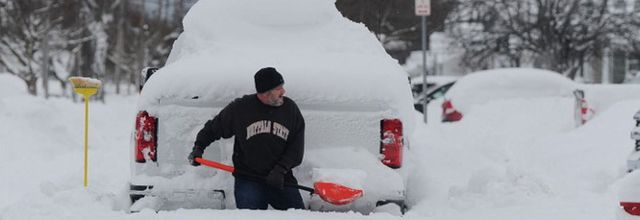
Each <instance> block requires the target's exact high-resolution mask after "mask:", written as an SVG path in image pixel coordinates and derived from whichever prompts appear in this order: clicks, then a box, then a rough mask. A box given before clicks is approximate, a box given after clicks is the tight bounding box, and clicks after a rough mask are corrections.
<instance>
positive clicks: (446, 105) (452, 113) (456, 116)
mask: <svg viewBox="0 0 640 220" xmlns="http://www.w3.org/2000/svg"><path fill="white" fill-rule="evenodd" d="M460 119H462V113H460V112H458V111H457V110H456V109H455V108H453V104H452V103H451V100H445V101H444V102H443V103H442V121H443V122H452V121H460Z"/></svg>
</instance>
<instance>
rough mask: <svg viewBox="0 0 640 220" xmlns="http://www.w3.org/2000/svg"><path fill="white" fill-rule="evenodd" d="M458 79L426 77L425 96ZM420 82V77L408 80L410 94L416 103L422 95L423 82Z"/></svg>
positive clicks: (451, 77)
mask: <svg viewBox="0 0 640 220" xmlns="http://www.w3.org/2000/svg"><path fill="white" fill-rule="evenodd" d="M459 78H460V77H459V76H427V94H428V93H431V92H432V91H434V90H436V89H438V88H441V87H442V86H444V85H449V84H451V83H452V82H455V81H456V80H458V79H459ZM422 80H423V79H422V76H416V77H411V78H409V83H410V84H411V92H412V93H413V98H414V99H415V100H416V101H417V100H418V99H420V96H422V95H423V93H422V89H423V87H422V85H423V84H424V82H423V81H422ZM445 92H446V91H445Z"/></svg>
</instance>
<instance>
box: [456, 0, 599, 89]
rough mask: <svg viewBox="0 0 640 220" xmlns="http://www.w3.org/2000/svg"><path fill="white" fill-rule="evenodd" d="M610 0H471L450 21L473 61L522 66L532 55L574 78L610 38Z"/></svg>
mask: <svg viewBox="0 0 640 220" xmlns="http://www.w3.org/2000/svg"><path fill="white" fill-rule="evenodd" d="M607 5H608V0H603V1H593V0H516V1H512V0H483V1H478V0H468V1H465V2H464V3H463V4H460V5H459V7H458V8H457V9H456V13H455V14H454V16H452V17H450V19H449V22H448V23H449V24H450V25H451V26H452V30H453V31H452V33H453V35H454V36H455V37H456V39H457V40H458V42H459V43H460V44H461V45H462V46H463V47H464V48H465V50H466V54H465V56H464V59H465V64H466V65H468V66H475V67H481V68H488V67H489V66H495V65H498V66H519V65H520V64H521V62H522V61H523V60H528V59H530V60H529V61H531V62H533V64H534V65H535V66H536V67H540V68H545V69H550V70H554V71H557V72H561V73H563V74H565V75H566V76H568V77H569V78H574V77H575V76H576V74H577V73H578V70H580V69H581V68H582V66H583V65H582V64H583V63H584V62H585V61H589V60H590V59H592V58H593V57H594V55H595V54H596V53H597V51H599V50H598V48H599V47H600V46H601V45H603V44H605V43H606V42H607V41H608V36H607V33H609V32H610V31H611V26H610V25H609V24H610V20H609V17H608V16H607V15H608V10H607ZM496 60H498V61H500V60H508V62H496Z"/></svg>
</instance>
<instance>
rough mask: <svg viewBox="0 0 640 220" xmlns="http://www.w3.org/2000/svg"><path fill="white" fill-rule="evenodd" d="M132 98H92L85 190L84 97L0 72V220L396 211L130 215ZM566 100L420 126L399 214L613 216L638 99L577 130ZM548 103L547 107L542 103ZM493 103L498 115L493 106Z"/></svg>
mask: <svg viewBox="0 0 640 220" xmlns="http://www.w3.org/2000/svg"><path fill="white" fill-rule="evenodd" d="M135 103H136V97H135V96H107V102H106V104H102V103H100V102H92V103H91V104H90V128H89V129H90V132H89V148H90V151H89V187H88V188H86V189H85V188H84V187H82V157H83V154H82V151H83V149H82V148H83V144H82V141H83V140H82V132H83V130H82V125H83V122H82V119H83V107H84V106H83V104H82V102H77V103H74V102H72V101H71V100H69V99H66V98H51V99H49V100H45V99H43V98H41V97H32V96H29V95H27V93H26V89H25V88H24V86H23V82H21V81H20V80H18V79H16V78H15V77H13V76H9V75H7V74H0V122H2V125H3V126H0V152H2V153H1V154H0V168H1V169H0V171H1V172H0V179H1V181H0V192H1V195H2V199H1V200H0V219H3V220H8V219H87V218H92V219H148V218H157V219H178V218H181V219H182V218H189V219H211V218H221V219H232V218H233V219H256V218H262V219H300V218H306V219H327V218H335V219H397V218H400V217H396V216H393V215H390V214H388V213H374V214H371V215H367V216H364V215H362V214H359V213H321V212H309V211H303V210H290V211H286V212H281V211H274V210H268V211H246V210H176V211H162V212H159V213H155V212H153V211H151V210H144V211H142V212H141V213H136V214H126V213H125V212H124V211H123V207H124V206H126V205H127V203H126V201H127V196H126V194H125V189H126V187H127V179H128V176H129V172H128V171H129V155H128V152H129V149H128V148H129V138H130V131H131V128H132V124H133V123H132V122H133V119H134V114H135V112H134V109H135V105H136V104H135ZM562 103H563V100H562V99H554V98H542V99H527V100H524V99H515V100H503V101H496V102H490V103H487V104H484V105H481V106H479V107H476V108H474V110H473V111H472V112H470V113H469V114H468V115H467V117H465V120H463V121H461V122H459V123H453V124H440V123H435V121H436V120H431V122H434V123H432V124H429V125H427V126H425V125H423V124H420V123H419V122H420V120H421V117H420V116H419V115H417V114H416V117H415V118H416V121H417V122H418V123H417V124H418V126H417V129H416V132H415V133H414V135H413V137H412V139H411V142H412V149H411V153H410V155H408V159H410V160H414V162H416V164H418V165H417V169H415V170H416V172H415V173H412V174H411V176H410V182H409V186H408V194H409V203H410V205H411V209H410V210H409V212H408V213H406V215H404V217H402V218H403V219H439V220H440V219H445V220H447V219H498V220H500V219H594V220H601V219H614V218H615V213H616V212H617V211H618V210H619V209H618V207H617V204H618V188H619V187H620V186H619V185H620V180H621V179H622V178H623V177H624V176H625V175H626V174H625V162H626V161H625V160H626V157H627V155H628V153H629V152H630V151H631V150H632V147H633V142H632V140H631V139H630V138H629V132H630V131H631V129H632V127H633V126H634V121H633V120H632V116H633V114H634V113H635V112H636V111H637V110H638V109H640V100H631V101H623V102H619V103H616V104H613V105H612V106H611V107H609V108H608V109H607V110H606V111H605V112H600V113H598V114H597V115H596V117H595V118H594V119H593V120H592V121H590V122H589V123H587V124H586V125H584V126H582V127H580V128H574V127H573V126H574V124H573V121H572V118H570V117H569V118H568V117H565V116H564V115H565V114H559V113H558V112H562V111H564V110H563V109H562V108H568V107H566V106H565V107H563V105H562ZM541 106H544V107H541ZM497 112H499V113H500V114H497Z"/></svg>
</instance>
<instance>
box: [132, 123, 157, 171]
mask: <svg viewBox="0 0 640 220" xmlns="http://www.w3.org/2000/svg"><path fill="white" fill-rule="evenodd" d="M157 134H158V119H156V118H155V117H152V116H149V113H147V112H146V111H142V112H139V113H138V115H137V116H136V134H135V137H136V162H139V163H144V162H145V161H147V160H151V161H156V160H157V158H156V150H157V146H158V139H157Z"/></svg>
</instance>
